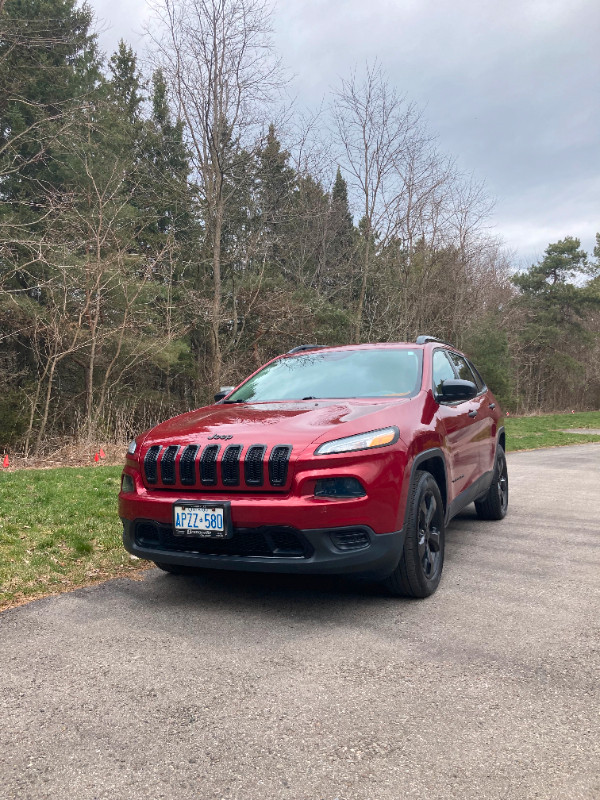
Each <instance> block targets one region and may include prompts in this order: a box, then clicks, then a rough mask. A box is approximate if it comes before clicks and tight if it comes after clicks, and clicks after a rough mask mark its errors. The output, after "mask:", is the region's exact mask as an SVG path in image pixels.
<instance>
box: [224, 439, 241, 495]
mask: <svg viewBox="0 0 600 800" xmlns="http://www.w3.org/2000/svg"><path fill="white" fill-rule="evenodd" d="M241 452H242V445H241V444H230V445H229V446H228V447H226V448H225V452H224V453H223V458H222V459H221V480H222V481H223V486H239V483H240V455H241Z"/></svg>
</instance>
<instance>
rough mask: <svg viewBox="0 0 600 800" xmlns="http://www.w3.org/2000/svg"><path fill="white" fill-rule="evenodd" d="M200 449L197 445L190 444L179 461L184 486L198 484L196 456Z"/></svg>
mask: <svg viewBox="0 0 600 800" xmlns="http://www.w3.org/2000/svg"><path fill="white" fill-rule="evenodd" d="M199 449H200V448H199V447H198V445H197V444H189V445H188V446H187V447H186V448H185V450H184V451H183V453H182V454H181V458H180V459H179V476H180V480H181V483H182V484H183V486H193V485H194V484H195V483H196V456H197V455H198V450H199Z"/></svg>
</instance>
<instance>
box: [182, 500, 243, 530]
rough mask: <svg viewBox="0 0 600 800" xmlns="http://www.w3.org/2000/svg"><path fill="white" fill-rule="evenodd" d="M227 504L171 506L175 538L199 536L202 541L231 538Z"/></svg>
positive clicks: (229, 515) (183, 504)
mask: <svg viewBox="0 0 600 800" xmlns="http://www.w3.org/2000/svg"><path fill="white" fill-rule="evenodd" d="M230 520H231V514H230V507H229V503H214V504H213V503H202V504H198V505H190V504H188V503H175V505H174V506H173V533H174V534H175V536H200V537H202V538H204V539H227V538H228V537H229V536H231V521H230Z"/></svg>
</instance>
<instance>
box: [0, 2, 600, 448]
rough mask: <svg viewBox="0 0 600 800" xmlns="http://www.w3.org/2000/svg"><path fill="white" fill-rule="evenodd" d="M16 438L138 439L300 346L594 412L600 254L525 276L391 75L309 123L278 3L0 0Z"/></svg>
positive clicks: (4, 372)
mask: <svg viewBox="0 0 600 800" xmlns="http://www.w3.org/2000/svg"><path fill="white" fill-rule="evenodd" d="M0 9H1V10H0V381H1V386H2V391H1V393H0V446H2V447H5V448H6V447H10V448H13V449H19V450H21V451H22V452H24V453H26V454H36V453H39V452H40V451H41V450H43V449H44V448H47V447H50V446H52V445H53V444H54V443H55V441H56V440H57V439H59V438H62V437H65V436H77V437H87V438H91V437H96V436H102V437H103V438H105V439H106V438H108V437H110V438H125V437H127V436H130V435H131V434H132V433H135V432H139V431H140V430H143V429H144V428H145V427H148V426H149V425H151V424H153V423H154V422H155V421H156V420H157V419H159V418H164V417H166V416H168V415H171V414H173V413H177V412H179V411H183V410H186V409H188V408H191V407H196V406H199V405H202V404H203V403H206V402H208V401H209V400H210V399H211V396H212V394H213V392H214V391H215V389H217V388H218V387H219V385H221V384H231V383H236V382H238V381H239V380H241V378H243V377H244V376H245V375H246V374H248V372H250V371H251V370H253V369H255V368H256V367H257V366H259V365H260V364H262V363H263V362H264V361H265V360H267V359H268V358H269V357H271V356H273V355H276V354H278V353H280V352H282V351H285V350H287V349H290V348H291V347H293V346H295V345H297V344H299V343H303V342H320V343H325V344H341V343H348V342H353V341H356V342H358V341H402V340H414V337H416V336H417V335H418V334H419V333H424V332H426V333H430V334H433V335H437V336H440V337H441V338H443V339H447V340H449V341H452V342H453V343H455V344H456V345H457V346H459V347H462V348H463V349H465V350H466V351H467V352H469V354H470V355H471V356H472V357H473V359H474V360H475V361H476V363H478V364H479V365H480V366H481V369H482V371H483V373H484V375H485V377H486V379H487V380H488V382H489V383H490V385H491V386H492V388H493V389H494V390H495V391H496V392H497V393H498V395H499V397H500V399H501V401H502V402H503V403H504V404H505V405H506V406H507V408H510V409H513V410H521V411H535V410H542V409H546V410H553V409H563V408H570V407H574V408H575V407H576V408H589V407H596V408H597V407H598V406H599V405H600V344H599V343H600V318H599V315H598V309H599V306H600V283H599V280H600V279H599V278H598V274H599V269H598V264H599V262H600V240H599V242H598V247H597V249H596V251H595V261H594V260H593V259H592V260H590V259H588V257H587V255H586V254H584V253H583V252H582V251H581V250H580V245H579V242H578V241H577V240H575V239H570V238H566V239H564V240H563V241H561V242H559V243H557V244H553V245H550V246H549V248H548V250H547V252H546V255H545V257H544V259H543V260H542V261H541V262H540V263H539V264H537V265H534V266H533V267H531V269H530V270H529V271H528V272H526V273H523V274H520V275H517V276H516V277H512V278H511V274H512V271H511V268H510V260H509V258H508V256H507V254H506V252H505V250H504V249H503V247H502V243H501V242H499V241H498V240H497V239H496V238H494V237H493V236H491V235H490V233H489V229H488V224H489V213H490V203H489V200H488V199H487V198H486V196H485V193H484V191H483V189H482V187H481V186H479V185H477V184H476V183H475V182H474V181H473V180H472V179H471V178H469V177H468V176H465V175H462V174H460V173H459V171H458V170H457V169H456V167H455V165H454V164H453V162H452V159H450V158H448V157H447V156H445V155H444V154H442V153H440V152H439V151H438V149H437V147H436V144H435V141H434V139H433V138H432V136H431V135H430V133H429V132H428V130H427V128H426V126H425V124H424V122H423V120H422V118H421V115H420V112H419V109H418V108H417V107H415V106H414V105H413V104H411V103H410V102H409V101H407V100H406V98H405V97H404V96H402V95H400V94H398V93H397V92H396V91H395V90H394V88H393V87H392V86H390V84H389V83H388V82H387V80H386V78H385V76H384V74H383V73H382V72H381V71H380V70H379V69H378V68H376V67H373V68H369V69H367V70H366V73H365V75H364V76H360V77H359V76H357V75H354V76H350V77H349V78H348V79H347V80H343V81H342V82H341V83H340V85H339V87H338V89H337V90H336V91H335V92H333V93H332V95H331V97H330V98H329V101H328V105H327V107H326V108H324V109H323V110H322V111H321V112H320V113H319V114H318V115H316V116H314V117H312V118H309V119H307V118H306V117H301V115H299V114H297V113H295V112H294V111H293V109H292V110H290V109H289V108H286V104H285V81H284V79H283V76H282V72H281V68H280V65H279V62H278V60H277V56H276V53H275V52H274V49H273V46H272V43H271V39H270V17H269V9H268V7H267V6H266V5H265V4H264V3H263V2H261V1H260V0H194V2H191V0H178V1H177V2H174V0H161V5H160V8H159V9H158V11H157V16H156V17H155V19H154V20H153V22H152V25H151V28H150V38H151V48H150V57H151V62H152V65H151V67H149V68H148V70H146V71H144V72H143V71H142V70H141V68H140V65H139V63H138V59H137V56H136V54H135V53H134V52H133V51H132V50H131V49H130V48H129V47H128V46H127V45H126V44H125V43H121V44H120V45H119V48H118V50H117V52H116V53H114V54H113V55H111V56H110V57H109V58H108V59H105V58H104V57H103V56H102V54H100V53H99V52H98V49H97V44H96V36H95V34H94V32H93V19H92V14H91V11H90V9H89V8H88V7H87V6H81V7H80V6H77V5H76V3H75V2H73V0H6V2H5V3H4V5H3V6H0Z"/></svg>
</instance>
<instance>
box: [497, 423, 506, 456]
mask: <svg viewBox="0 0 600 800" xmlns="http://www.w3.org/2000/svg"><path fill="white" fill-rule="evenodd" d="M497 444H499V445H500V446H501V447H502V449H503V450H504V452H505V453H506V431H505V429H504V426H502V427H501V428H498V438H497Z"/></svg>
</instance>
